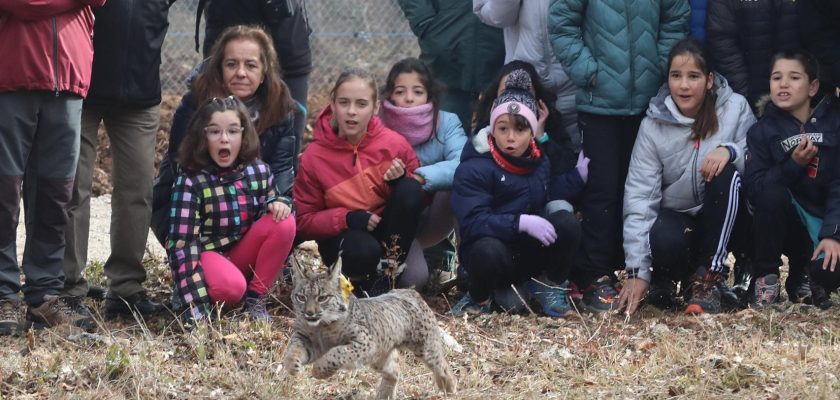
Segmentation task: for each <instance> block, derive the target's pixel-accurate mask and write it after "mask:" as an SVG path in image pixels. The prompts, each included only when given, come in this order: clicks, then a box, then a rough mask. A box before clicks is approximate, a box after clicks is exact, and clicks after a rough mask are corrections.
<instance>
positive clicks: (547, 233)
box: [519, 214, 557, 246]
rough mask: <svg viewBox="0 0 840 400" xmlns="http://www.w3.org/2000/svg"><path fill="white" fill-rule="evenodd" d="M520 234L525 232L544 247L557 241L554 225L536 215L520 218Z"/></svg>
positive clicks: (526, 215) (523, 215) (524, 215)
mask: <svg viewBox="0 0 840 400" xmlns="http://www.w3.org/2000/svg"><path fill="white" fill-rule="evenodd" d="M519 232H525V233H527V234H528V235H529V236H531V237H532V238H534V239H537V240H538V241H539V242H540V243H542V245H543V246H548V245H550V244H552V243H554V241H555V240H557V232H555V231H554V225H551V222H548V221H547V220H546V219H545V218H543V217H539V216H536V215H530V214H522V215H520V216H519Z"/></svg>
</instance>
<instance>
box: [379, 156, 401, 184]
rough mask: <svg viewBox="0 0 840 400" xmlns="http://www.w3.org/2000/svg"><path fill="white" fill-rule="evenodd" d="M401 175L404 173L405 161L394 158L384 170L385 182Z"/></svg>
mask: <svg viewBox="0 0 840 400" xmlns="http://www.w3.org/2000/svg"><path fill="white" fill-rule="evenodd" d="M403 175H405V163H404V162H403V160H400V159H399V158H395V159H394V161H391V166H390V167H388V170H387V171H385V176H384V178H385V182H390V181H393V180H394V179H397V178H400V177H401V176H403Z"/></svg>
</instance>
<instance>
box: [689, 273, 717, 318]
mask: <svg viewBox="0 0 840 400" xmlns="http://www.w3.org/2000/svg"><path fill="white" fill-rule="evenodd" d="M704 270H705V269H703V268H701V269H698V271H697V272H698V273H697V274H695V275H694V277H693V278H692V281H691V287H690V288H689V290H690V293H691V295H690V297H689V299H688V306H686V308H685V313H686V314H703V313H709V314H717V313H719V312H720V290H719V289H718V286H717V283H718V281H720V276H719V275H718V274H716V273H714V272H708V273H703V274H701V272H702V271H704Z"/></svg>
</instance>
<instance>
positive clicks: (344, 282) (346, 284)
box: [340, 274, 353, 302]
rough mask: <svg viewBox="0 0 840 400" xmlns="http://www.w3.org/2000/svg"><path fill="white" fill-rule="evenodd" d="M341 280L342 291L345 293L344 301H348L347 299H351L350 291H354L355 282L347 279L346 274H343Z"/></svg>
mask: <svg viewBox="0 0 840 400" xmlns="http://www.w3.org/2000/svg"><path fill="white" fill-rule="evenodd" d="M340 282H341V293H342V294H343V295H344V301H345V302H346V301H348V300H350V293H351V292H352V291H353V284H352V283H350V280H349V279H347V277H346V276H344V275H343V274H342V275H341V278H340Z"/></svg>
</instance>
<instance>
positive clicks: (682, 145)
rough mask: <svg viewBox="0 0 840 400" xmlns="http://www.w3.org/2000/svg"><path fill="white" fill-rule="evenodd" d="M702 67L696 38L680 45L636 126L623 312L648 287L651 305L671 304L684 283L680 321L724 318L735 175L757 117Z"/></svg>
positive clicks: (627, 195) (627, 200)
mask: <svg viewBox="0 0 840 400" xmlns="http://www.w3.org/2000/svg"><path fill="white" fill-rule="evenodd" d="M707 60H708V59H707V57H706V53H705V51H704V50H703V48H702V46H701V45H700V44H699V43H698V42H697V41H695V40H694V39H684V40H682V41H680V42H677V43H676V44H675V45H674V47H673V48H672V49H671V52H670V54H669V56H668V81H667V84H666V85H663V86H662V88H661V89H660V90H659V94H658V95H657V96H656V97H654V98H653V99H651V102H650V106H649V107H648V110H647V116H646V117H645V119H644V120H642V123H641V126H640V127H639V134H638V137H637V138H636V144H635V145H634V147H633V155H632V157H631V159H630V169H629V172H628V174H627V181H626V183H625V188H624V253H625V257H626V268H627V269H626V271H627V278H628V279H627V281H626V282H625V284H624V287H623V288H622V290H621V295H620V296H619V309H624V310H626V311H627V312H628V313H632V312H634V311H635V310H636V309H637V308H638V306H639V303H640V301H641V300H642V299H643V298H644V297H645V295H646V294H647V292H648V287H649V285H650V283H651V282H653V288H652V289H651V292H652V293H651V295H650V296H649V301H651V302H653V303H654V304H655V305H657V306H661V307H665V306H669V305H674V304H675V303H674V301H675V300H676V298H675V295H676V293H675V288H676V285H675V283H676V282H683V284H687V286H688V290H684V291H683V293H684V294H685V299H686V302H687V303H688V306H687V307H686V310H685V311H686V313H703V312H708V313H716V312H720V311H721V291H722V290H726V288H725V286H724V284H723V281H724V279H725V274H724V264H723V263H724V261H725V260H726V257H727V254H728V251H729V250H728V248H729V245H730V240H729V239H730V237H732V235H733V233H732V232H733V228H734V227H735V224H736V221H738V223H739V224H740V225H742V226H744V223H748V221H745V220H743V219H744V218H748V214H746V210H745V207H739V202H741V200H740V190H741V189H740V185H741V177H740V176H741V172H742V171H743V168H744V144H745V142H746V134H747V130H748V129H749V128H750V126H752V124H753V123H755V117H754V116H753V114H752V111H751V110H750V107H749V104H747V101H746V99H744V97H743V96H741V95H739V94H737V93H735V92H733V91H732V89H731V88H730V87H729V85H728V84H727V83H726V80H725V79H724V78H723V77H722V76H720V75H717V74H715V73H713V72H712V71H711V70H710V69H709V66H708V63H707ZM739 211H740V215H739ZM740 236H748V235H746V234H744V235H740ZM741 239H744V238H743V237H741ZM746 239H748V237H747V238H746ZM651 266H653V268H651Z"/></svg>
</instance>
